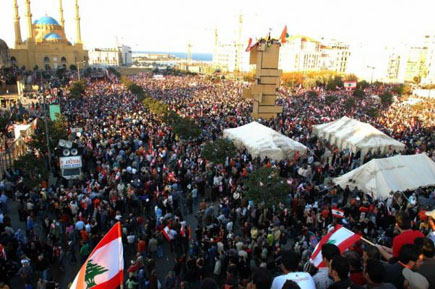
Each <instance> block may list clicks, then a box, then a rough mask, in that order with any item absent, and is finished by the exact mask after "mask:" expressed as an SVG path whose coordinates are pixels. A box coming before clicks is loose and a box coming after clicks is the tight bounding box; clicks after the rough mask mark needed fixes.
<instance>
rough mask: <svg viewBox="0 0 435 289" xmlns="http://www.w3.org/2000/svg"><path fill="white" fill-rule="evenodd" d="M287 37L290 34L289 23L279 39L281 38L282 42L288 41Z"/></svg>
mask: <svg viewBox="0 0 435 289" xmlns="http://www.w3.org/2000/svg"><path fill="white" fill-rule="evenodd" d="M287 37H289V35H288V33H287V25H286V26H284V30H283V31H282V33H281V36H280V37H279V39H280V40H281V43H286V42H287V39H286V38H287Z"/></svg>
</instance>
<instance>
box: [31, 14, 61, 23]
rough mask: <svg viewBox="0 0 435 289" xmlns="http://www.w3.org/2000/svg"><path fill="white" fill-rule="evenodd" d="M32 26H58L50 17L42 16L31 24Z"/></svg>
mask: <svg viewBox="0 0 435 289" xmlns="http://www.w3.org/2000/svg"><path fill="white" fill-rule="evenodd" d="M33 24H39V25H59V23H58V22H57V21H56V19H54V18H53V17H50V16H44V17H41V18H39V19H37V20H35V21H34V22H33Z"/></svg>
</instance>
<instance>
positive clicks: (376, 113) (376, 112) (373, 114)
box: [366, 107, 379, 118]
mask: <svg viewBox="0 0 435 289" xmlns="http://www.w3.org/2000/svg"><path fill="white" fill-rule="evenodd" d="M366 114H367V115H368V116H370V117H371V118H377V117H378V116H379V110H378V109H377V108H376V107H371V108H369V109H367V111H366Z"/></svg>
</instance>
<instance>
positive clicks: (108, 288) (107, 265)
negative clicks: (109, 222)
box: [70, 222, 124, 289]
mask: <svg viewBox="0 0 435 289" xmlns="http://www.w3.org/2000/svg"><path fill="white" fill-rule="evenodd" d="M123 281H124V256H123V250H122V235H121V223H119V222H118V223H116V224H115V225H114V226H113V227H112V228H111V229H110V231H109V232H108V233H107V234H106V235H105V236H104V237H103V239H102V240H101V241H100V242H99V243H98V245H97V246H96V247H95V249H94V250H93V251H92V253H91V254H90V255H89V257H88V259H87V260H86V262H85V263H84V264H83V265H82V267H81V268H80V271H79V273H78V274H77V276H76V278H75V279H74V282H73V283H72V285H71V287H70V289H116V288H118V287H119V286H120V285H122V283H123Z"/></svg>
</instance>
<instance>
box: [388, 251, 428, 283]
mask: <svg viewBox="0 0 435 289" xmlns="http://www.w3.org/2000/svg"><path fill="white" fill-rule="evenodd" d="M422 260H423V259H422V258H421V257H420V255H419V251H418V248H417V246H415V245H414V244H405V245H403V246H402V248H401V249H400V254H399V259H398V262H397V263H394V264H388V265H386V267H385V270H386V272H387V274H386V277H385V282H390V283H392V284H393V285H394V286H396V288H397V289H407V287H406V286H405V277H404V275H403V270H404V269H405V268H407V269H410V270H418V269H419V268H420V266H421V264H422Z"/></svg>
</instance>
